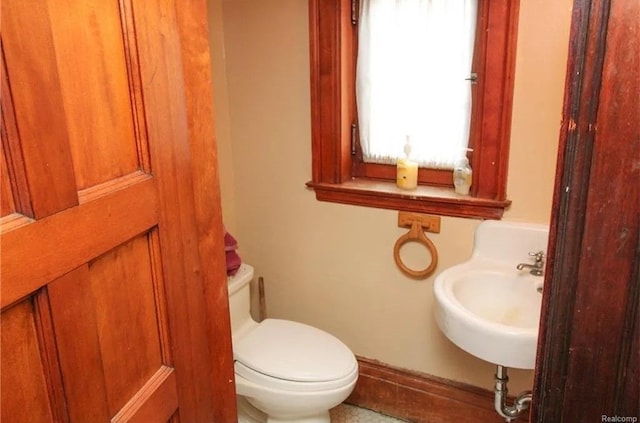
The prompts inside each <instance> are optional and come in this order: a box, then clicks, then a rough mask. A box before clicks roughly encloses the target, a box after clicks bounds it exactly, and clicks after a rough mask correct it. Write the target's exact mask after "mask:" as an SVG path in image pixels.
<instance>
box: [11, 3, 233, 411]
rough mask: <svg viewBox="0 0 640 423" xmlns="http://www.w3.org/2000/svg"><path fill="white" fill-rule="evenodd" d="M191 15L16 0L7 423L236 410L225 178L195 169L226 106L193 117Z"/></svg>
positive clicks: (148, 6)
mask: <svg viewBox="0 0 640 423" xmlns="http://www.w3.org/2000/svg"><path fill="white" fill-rule="evenodd" d="M134 8H135V10H134ZM180 8H181V12H180V13H186V14H187V15H189V14H191V17H195V16H196V13H195V12H192V11H191V9H193V10H194V11H195V10H198V11H200V12H202V10H203V8H204V3H202V2H193V3H184V4H183V3H182V2H181V3H180ZM182 9H184V10H186V12H184V11H182ZM134 12H135V13H134ZM176 13H177V6H176V4H174V2H173V1H172V0H156V1H144V2H136V4H132V3H131V2H130V1H127V0H124V1H118V0H100V1H95V2H86V1H80V0H77V1H74V0H65V1H57V0H56V1H53V0H52V1H48V2H35V1H25V0H10V1H9V0H8V1H3V13H2V16H1V19H2V22H1V24H2V52H3V56H2V63H3V65H4V67H5V72H4V75H5V78H3V86H2V89H3V93H2V94H3V95H2V98H3V99H2V106H3V110H2V176H1V177H0V182H1V186H2V188H3V194H2V197H1V198H2V202H3V205H2V208H1V210H2V215H3V218H2V220H1V221H0V224H1V226H0V233H1V237H2V238H1V240H0V241H1V243H2V254H1V256H0V261H1V262H0V265H1V271H2V275H1V276H2V283H1V284H0V307H1V308H2V315H1V319H2V364H3V368H2V382H3V392H2V393H3V394H4V393H5V388H6V387H8V386H14V385H15V386H18V387H19V388H20V389H12V392H11V393H7V395H6V396H5V395H3V396H2V417H3V420H4V419H5V418H6V420H7V421H12V422H14V421H21V420H20V419H21V418H24V419H25V420H24V421H28V422H40V421H42V422H48V421H69V422H78V423H85V422H106V421H114V422H144V423H153V422H166V421H180V422H194V423H196V422H197V423H199V422H213V421H216V419H218V420H219V421H223V422H226V421H232V420H233V419H235V404H233V405H232V406H229V405H230V404H232V401H233V394H234V393H233V383H232V378H233V369H232V359H231V347H230V330H229V323H228V303H227V298H226V294H225V293H226V283H225V282H226V281H225V278H224V275H225V274H224V271H223V265H224V260H223V259H221V258H223V257H224V252H223V247H222V240H223V237H222V222H221V218H220V215H219V197H218V196H217V194H215V193H214V194H207V192H209V190H213V191H215V190H217V188H218V185H217V179H216V178H217V176H216V175H215V172H214V173H213V175H214V177H213V178H212V177H211V174H210V173H208V174H206V175H205V176H206V177H205V178H204V179H200V178H199V177H197V178H196V179H195V180H194V174H193V170H194V169H195V168H198V167H204V164H205V162H206V165H207V166H208V167H210V168H214V169H215V166H212V165H211V161H212V160H215V145H213V144H203V143H202V142H201V141H198V140H194V139H193V138H192V137H195V136H197V137H198V139H200V138H205V139H206V138H207V137H210V138H212V137H213V126H212V125H209V126H207V125H202V124H201V123H200V122H201V121H202V120H206V119H212V117H213V116H212V114H211V115H209V116H206V115H203V116H199V118H198V120H190V119H191V117H190V116H188V113H189V110H191V109H192V108H193V106H192V105H191V104H190V101H195V100H196V98H195V97H194V98H191V97H189V99H188V98H187V96H186V94H185V86H184V84H185V80H187V79H188V78H190V77H191V76H190V75H193V74H194V73H198V74H200V73H201V72H202V69H201V67H200V66H201V65H202V63H204V62H201V65H200V66H191V65H189V64H188V63H192V62H183V56H184V57H188V56H189V55H190V54H196V53H195V52H192V51H189V48H188V47H187V45H188V44H189V43H191V42H192V41H190V39H187V38H184V37H183V38H181V37H180V34H181V29H180V28H179V22H178V19H177V17H176ZM199 19H204V20H205V22H206V14H201V15H200V18H199ZM189 37H190V38H191V37H193V38H195V39H203V38H201V37H204V39H206V31H205V32H204V33H197V34H190V35H189ZM207 59H208V57H207ZM190 60H191V59H190ZM206 67H207V69H208V64H206ZM207 75H208V74H207ZM207 93H208V94H210V92H209V91H207V92H205V94H207ZM203 98H204V97H203ZM203 98H197V101H198V102H203V103H204V102H207V101H208V102H209V103H210V102H211V101H212V100H211V98H210V97H208V98H204V99H203ZM208 107H209V109H208V110H211V107H212V106H211V105H209V106H208ZM205 109H206V108H205ZM195 126H197V127H198V128H201V127H208V128H210V129H211V131H210V132H209V133H206V132H205V131H203V130H202V129H195V130H194V129H193V127H195ZM192 145H196V146H197V145H205V146H207V145H208V146H207V147H206V148H203V149H201V150H199V153H200V152H202V153H204V154H203V155H202V156H201V157H196V156H195V155H193V154H192V152H191V146H192ZM152 168H153V173H151V169H152ZM216 202H217V203H216ZM204 203H208V204H210V207H211V210H213V213H216V211H217V212H218V214H217V215H214V214H212V212H207V213H206V217H207V219H206V222H207V227H206V228H202V227H199V226H198V224H199V222H201V221H202V217H203V216H202V215H201V213H202V211H201V210H196V205H199V204H204ZM205 238H206V239H205ZM205 241H206V242H207V245H208V246H209V249H208V250H202V249H201V248H200V247H199V246H200V244H201V243H203V242H205ZM204 253H207V254H206V255H205V254H204ZM212 263H213V264H214V267H213V268H212V267H211V266H212ZM205 281H206V286H205ZM229 375H231V376H229ZM221 381H223V384H221ZM5 382H6V383H5ZM221 416H224V417H221Z"/></svg>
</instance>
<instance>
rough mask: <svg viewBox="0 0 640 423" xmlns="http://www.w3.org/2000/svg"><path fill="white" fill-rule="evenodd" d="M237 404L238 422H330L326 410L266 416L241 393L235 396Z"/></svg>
mask: <svg viewBox="0 0 640 423" xmlns="http://www.w3.org/2000/svg"><path fill="white" fill-rule="evenodd" d="M237 405H238V423H331V418H330V417H329V412H328V411H322V412H319V413H317V414H314V415H312V416H306V417H295V418H293V419H283V418H275V417H269V416H267V415H266V414H265V413H264V412H262V411H260V410H259V409H258V408H256V407H254V406H253V405H252V404H251V403H250V402H249V401H248V400H247V398H245V397H243V396H242V395H238V396H237Z"/></svg>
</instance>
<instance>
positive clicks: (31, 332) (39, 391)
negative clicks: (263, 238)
mask: <svg viewBox="0 0 640 423" xmlns="http://www.w3.org/2000/svg"><path fill="white" fill-rule="evenodd" d="M0 324H1V325H2V362H1V363H0V364H1V365H2V373H1V375H2V378H1V381H0V383H1V384H0V396H1V398H2V413H1V415H0V420H2V421H3V422H15V423H22V422H24V423H31V422H33V423H39V422H52V421H54V420H53V414H52V410H51V404H50V401H49V396H48V389H47V382H46V380H45V372H44V368H43V364H42V361H41V359H40V348H39V345H38V344H39V342H38V334H37V332H36V325H35V313H34V307H33V303H32V301H31V300H30V299H29V300H26V301H23V302H21V303H20V304H18V305H16V306H14V307H11V308H10V309H8V310H6V311H3V313H2V315H1V317H0ZM24 410H29V413H25V412H24Z"/></svg>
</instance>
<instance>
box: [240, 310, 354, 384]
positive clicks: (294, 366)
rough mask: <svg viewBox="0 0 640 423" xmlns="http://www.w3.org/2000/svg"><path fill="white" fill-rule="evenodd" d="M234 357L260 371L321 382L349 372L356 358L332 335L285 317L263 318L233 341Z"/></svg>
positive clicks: (266, 373) (339, 377) (304, 380)
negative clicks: (245, 333)
mask: <svg viewBox="0 0 640 423" xmlns="http://www.w3.org/2000/svg"><path fill="white" fill-rule="evenodd" d="M233 353H234V358H235V360H237V361H239V362H240V363H242V364H243V365H245V366H246V367H249V368H251V369H253V370H255V371H257V372H260V373H262V374H265V375H268V376H271V377H275V378H279V379H285V380H291V381H296V382H323V381H330V380H336V379H341V378H344V377H345V376H347V375H348V374H350V373H351V372H352V371H353V369H354V368H355V366H357V362H356V359H355V357H354V355H353V353H352V352H351V350H350V349H349V348H348V347H347V346H346V345H345V344H343V343H342V342H341V341H340V340H339V339H338V338H336V337H335V336H333V335H331V334H329V333H327V332H325V331H323V330H320V329H318V328H314V327H313V326H308V325H305V324H303V323H298V322H292V321H289V320H280V319H266V320H264V321H263V322H262V323H260V324H259V325H258V327H256V328H255V329H254V330H252V331H251V332H250V333H248V334H247V335H246V336H244V337H242V338H241V339H239V340H238V342H236V344H235V345H234V348H233Z"/></svg>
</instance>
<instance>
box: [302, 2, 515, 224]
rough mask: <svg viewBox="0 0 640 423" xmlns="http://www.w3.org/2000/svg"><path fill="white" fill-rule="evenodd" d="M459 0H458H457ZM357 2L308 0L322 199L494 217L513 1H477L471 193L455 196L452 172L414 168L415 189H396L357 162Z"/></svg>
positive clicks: (502, 197)
mask: <svg viewBox="0 0 640 423" xmlns="http://www.w3.org/2000/svg"><path fill="white" fill-rule="evenodd" d="M459 1H462V0H459ZM358 7H359V5H358V4H357V3H356V2H353V3H352V1H351V0H310V2H309V13H310V47H311V102H312V104H311V110H312V153H313V175H312V180H311V181H310V182H309V183H308V186H309V187H311V188H313V189H314V190H315V192H316V197H317V199H318V200H321V201H332V202H338V203H346V204H355V205H361V206H369V207H380V208H388V209H395V210H407V211H415V212H423V213H434V214H440V215H448V216H461V217H477V218H500V217H501V216H502V214H503V212H504V209H505V207H507V206H508V205H509V204H510V201H509V200H507V199H506V173H507V164H508V163H507V159H508V147H509V135H510V129H511V128H510V123H511V103H512V93H513V73H514V66H515V42H516V24H517V15H518V1H503V0H478V6H477V21H476V30H475V44H474V49H473V51H474V55H473V61H472V71H473V73H474V74H476V75H477V80H476V81H475V83H474V84H472V85H471V97H472V108H471V123H470V135H469V147H470V148H471V149H473V153H472V154H471V155H470V162H471V167H472V168H473V170H474V174H473V184H472V190H471V195H470V196H459V195H456V194H454V192H453V186H452V182H451V181H452V175H451V170H449V169H447V168H446V167H447V166H440V167H445V168H444V169H443V168H437V166H436V167H435V168H421V169H420V171H419V181H420V186H419V187H418V189H417V190H415V191H403V190H400V189H399V188H397V187H396V186H395V177H396V175H395V166H394V165H389V164H383V163H372V162H371V160H367V161H365V160H364V159H363V150H362V148H361V146H360V144H359V143H358V142H357V139H358V138H359V133H358V132H359V131H358V116H357V115H356V109H357V107H356V95H355V92H356V89H355V87H356V56H357V50H358V49H357V42H358V36H357V28H358V22H357V21H358V14H359V13H358V12H359V11H358Z"/></svg>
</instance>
